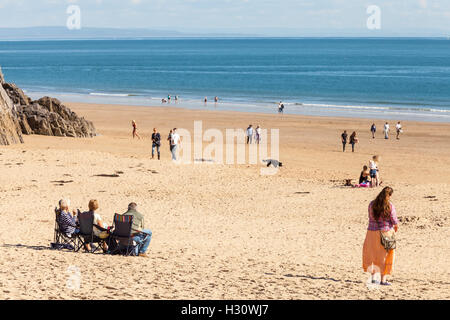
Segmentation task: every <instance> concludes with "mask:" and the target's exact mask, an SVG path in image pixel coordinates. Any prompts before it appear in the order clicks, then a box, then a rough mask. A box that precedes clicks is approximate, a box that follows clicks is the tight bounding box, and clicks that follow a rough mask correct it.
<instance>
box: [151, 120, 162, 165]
mask: <svg viewBox="0 0 450 320" xmlns="http://www.w3.org/2000/svg"><path fill="white" fill-rule="evenodd" d="M160 147H161V135H160V134H159V132H158V131H157V130H156V128H153V133H152V159H153V158H154V157H155V149H156V151H157V152H158V160H160V157H161V153H160V152H159V148H160Z"/></svg>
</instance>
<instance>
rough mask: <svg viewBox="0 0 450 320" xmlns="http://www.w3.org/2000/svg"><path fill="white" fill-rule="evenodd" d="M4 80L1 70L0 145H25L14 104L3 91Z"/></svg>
mask: <svg viewBox="0 0 450 320" xmlns="http://www.w3.org/2000/svg"><path fill="white" fill-rule="evenodd" d="M3 84H4V78H3V74H2V70H1V69H0V145H9V144H13V143H23V138H22V130H21V127H20V124H19V121H18V119H17V117H16V116H15V113H14V104H13V102H12V101H11V99H10V98H9V96H8V94H7V93H6V91H5V90H4V89H3Z"/></svg>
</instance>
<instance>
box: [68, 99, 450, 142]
mask: <svg viewBox="0 0 450 320" xmlns="http://www.w3.org/2000/svg"><path fill="white" fill-rule="evenodd" d="M61 102H62V103H63V104H65V105H67V106H68V107H69V108H71V107H73V106H75V107H76V106H82V107H83V109H84V108H92V107H94V106H95V107H100V108H143V109H145V108H149V109H150V110H157V111H164V110H172V109H175V110H182V111H186V112H192V113H196V112H200V113H202V112H205V113H217V114H221V113H223V114H226V115H230V114H231V115H232V114H241V115H245V116H251V115H255V116H256V117H272V120H282V119H283V118H293V119H296V118H297V119H311V120H314V119H318V120H319V119H322V120H324V121H330V120H331V121H339V120H340V121H343V122H348V121H355V122H361V121H367V128H368V129H367V131H369V129H370V125H371V124H372V122H373V121H376V122H381V121H383V122H385V121H384V120H389V121H388V122H392V121H394V120H392V119H389V118H380V119H374V118H369V117H349V116H333V115H304V114H291V113H284V114H283V115H280V114H278V113H276V112H274V113H268V112H250V111H245V110H244V111H242V110H239V111H237V110H219V109H218V108H214V109H210V108H208V109H206V108H198V109H191V108H186V107H183V106H182V105H181V104H180V105H175V104H171V105H167V104H165V105H126V104H121V103H117V104H108V103H90V102H76V101H61ZM399 121H401V122H402V123H409V124H414V125H419V124H427V125H437V126H446V127H449V128H450V123H448V122H445V121H442V122H440V121H438V122H435V121H426V120H423V121H421V120H401V119H400V120H399ZM394 129H395V128H394V127H393V126H391V135H392V134H395V132H394V131H395V130H394ZM377 132H378V134H381V132H382V126H377Z"/></svg>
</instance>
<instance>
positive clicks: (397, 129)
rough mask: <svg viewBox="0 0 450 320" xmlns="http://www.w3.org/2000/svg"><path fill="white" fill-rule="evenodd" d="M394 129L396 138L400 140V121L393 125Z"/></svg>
mask: <svg viewBox="0 0 450 320" xmlns="http://www.w3.org/2000/svg"><path fill="white" fill-rule="evenodd" d="M395 129H396V131H397V140H400V137H399V136H400V133H402V132H403V130H402V124H401V123H400V121H399V122H398V123H397V125H396V126H395Z"/></svg>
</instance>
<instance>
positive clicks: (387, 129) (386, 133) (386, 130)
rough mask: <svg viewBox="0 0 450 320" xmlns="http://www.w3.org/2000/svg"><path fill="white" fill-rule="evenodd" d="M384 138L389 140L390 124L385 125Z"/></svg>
mask: <svg viewBox="0 0 450 320" xmlns="http://www.w3.org/2000/svg"><path fill="white" fill-rule="evenodd" d="M384 138H385V139H389V123H387V122H386V123H385V124H384Z"/></svg>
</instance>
